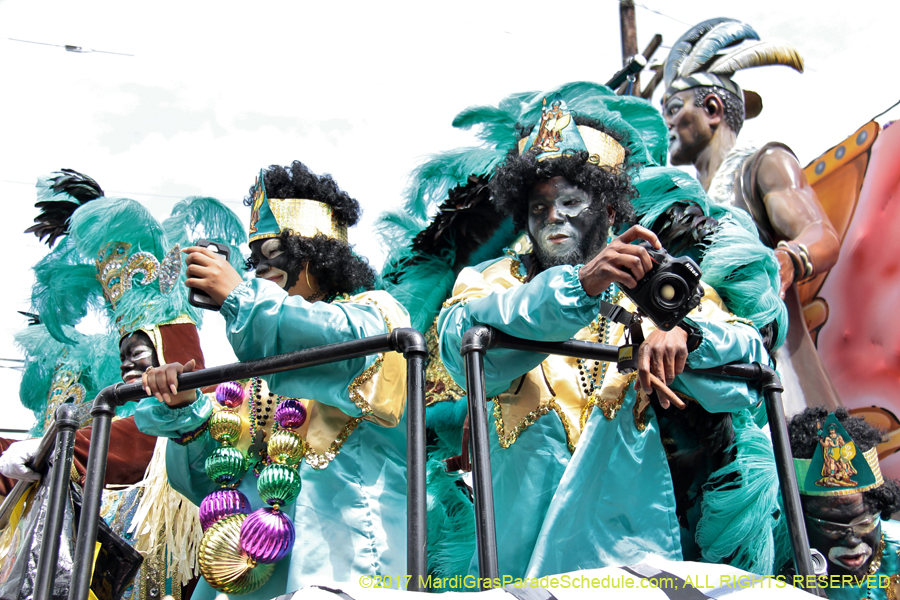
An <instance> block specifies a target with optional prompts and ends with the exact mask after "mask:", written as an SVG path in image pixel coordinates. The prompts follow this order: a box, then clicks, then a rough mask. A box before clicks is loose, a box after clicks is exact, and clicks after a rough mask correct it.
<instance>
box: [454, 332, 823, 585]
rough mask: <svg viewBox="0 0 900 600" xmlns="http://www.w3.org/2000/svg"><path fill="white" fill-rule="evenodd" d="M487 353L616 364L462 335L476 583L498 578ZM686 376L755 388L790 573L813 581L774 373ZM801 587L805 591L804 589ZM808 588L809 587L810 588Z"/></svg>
mask: <svg viewBox="0 0 900 600" xmlns="http://www.w3.org/2000/svg"><path fill="white" fill-rule="evenodd" d="M492 348H509V349H512V350H523V351H525V352H535V353H537V354H558V355H562V356H574V357H578V358H589V359H593V360H599V361H605V362H616V361H617V359H618V347H617V346H609V345H606V344H595V343H591V342H581V341H575V340H570V341H568V342H537V341H533V340H523V339H520V338H515V337H512V336H510V335H506V334H505V333H502V332H500V331H498V330H496V329H494V328H493V327H488V326H486V325H476V326H474V327H472V328H470V329H469V330H468V331H466V333H465V334H464V335H463V338H462V346H461V347H460V354H462V355H463V357H464V358H465V365H466V392H467V394H468V409H469V423H470V439H471V441H472V482H473V486H474V494H475V519H476V521H475V523H476V529H475V532H476V542H477V547H478V572H479V577H481V581H493V580H495V579H497V578H499V577H500V573H499V567H498V564H497V532H496V528H495V525H494V494H493V487H492V484H491V460H490V445H489V440H488V423H487V398H486V397H485V396H486V394H485V385H484V355H485V353H486V352H487V351H488V350H490V349H492ZM686 371H690V372H692V373H706V374H708V375H714V376H724V377H735V378H738V379H744V380H747V381H749V382H752V383H755V384H757V385H758V386H759V387H760V388H761V389H762V391H763V394H764V395H765V400H766V414H767V416H768V419H769V429H770V431H771V432H772V445H773V447H774V452H775V465H776V467H777V470H778V481H779V483H780V485H781V496H782V499H783V501H784V508H785V512H786V515H787V525H788V533H789V535H790V540H791V546H792V549H793V561H794V569H795V572H796V573H797V574H798V575H800V576H802V577H803V582H804V584H806V583H807V582H810V583H811V582H813V581H815V579H814V571H813V565H812V558H811V557H810V551H809V541H808V540H807V537H806V524H805V522H804V520H803V512H802V509H801V507H800V490H799V487H798V486H797V479H796V477H795V475H794V461H793V458H792V454H791V448H790V444H789V443H788V434H787V426H786V425H785V421H784V408H783V407H782V405H781V392H782V391H784V388H783V387H782V386H781V381H780V380H779V378H778V374H777V373H776V372H775V370H774V369H772V368H770V367H767V366H764V365H761V364H759V363H753V364H750V365H747V364H739V365H725V366H722V367H717V368H714V369H686ZM804 587H806V586H804ZM812 587H815V584H813V586H812Z"/></svg>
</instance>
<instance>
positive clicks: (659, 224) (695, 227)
mask: <svg viewBox="0 0 900 600" xmlns="http://www.w3.org/2000/svg"><path fill="white" fill-rule="evenodd" d="M718 224H719V222H718V221H717V220H716V219H714V218H713V217H708V216H706V215H704V214H703V210H702V209H701V208H700V207H699V206H697V205H696V204H694V203H693V202H677V203H675V204H673V205H672V206H670V207H669V208H668V209H666V211H665V212H664V213H662V214H661V215H660V216H659V217H658V218H657V219H656V222H655V223H654V224H653V227H651V229H652V230H653V232H654V233H656V235H657V236H658V237H659V241H660V243H661V244H662V245H663V248H665V249H666V250H667V251H668V252H669V254H671V255H672V256H690V257H691V258H693V259H694V260H695V261H697V262H698V263H699V262H700V261H701V260H702V259H703V254H704V253H705V250H706V246H707V244H708V243H709V241H710V239H711V237H712V234H713V233H714V232H715V230H716V227H717V226H718Z"/></svg>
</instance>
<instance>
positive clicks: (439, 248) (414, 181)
mask: <svg viewBox="0 0 900 600" xmlns="http://www.w3.org/2000/svg"><path fill="white" fill-rule="evenodd" d="M557 94H558V95H559V96H561V97H562V98H565V101H566V104H567V108H568V109H569V111H570V112H571V113H572V114H574V115H582V116H586V117H590V118H592V119H594V120H596V121H599V122H600V123H602V124H603V125H604V127H605V128H606V129H607V130H609V131H612V132H614V133H615V134H616V135H617V137H618V139H619V141H620V143H621V144H622V146H624V148H625V149H626V151H627V153H626V154H627V157H626V162H625V165H624V167H625V168H626V169H627V170H629V171H630V172H631V173H632V182H633V184H634V186H635V188H636V189H637V191H638V197H637V198H636V199H635V200H634V201H633V204H634V207H635V210H636V212H637V214H638V217H639V218H640V221H641V223H642V224H643V225H646V226H648V227H655V228H657V229H659V230H661V231H663V232H664V233H666V235H665V236H664V237H665V238H666V239H665V240H664V241H663V244H664V245H666V246H667V247H672V248H673V250H672V251H678V250H679V249H680V250H681V251H682V252H684V253H691V254H692V255H693V256H694V258H695V259H696V260H699V261H700V266H701V269H702V270H703V273H704V277H703V279H704V281H706V282H707V283H708V284H709V285H712V286H713V287H714V288H716V290H717V291H718V292H719V294H720V295H721V296H722V298H723V299H724V300H725V302H726V304H727V305H728V306H729V308H730V309H731V310H732V312H734V313H735V314H736V315H738V316H740V317H743V318H745V319H749V320H751V321H753V322H754V323H755V324H757V326H758V327H763V326H765V325H767V324H769V323H771V322H773V321H775V322H776V323H777V324H778V337H777V339H776V340H775V344H776V345H780V344H781V343H783V341H784V337H785V334H786V332H787V310H786V309H785V306H784V303H783V302H782V301H781V299H780V298H779V297H778V293H777V291H778V281H779V280H778V263H777V261H776V259H775V256H774V254H773V253H772V251H771V250H770V249H768V248H766V247H765V246H763V245H762V244H761V243H760V242H759V239H758V237H757V235H756V228H755V226H754V225H753V223H752V222H750V221H749V219H747V218H744V216H743V215H741V214H739V211H735V210H732V209H731V208H728V207H720V206H715V205H711V204H710V203H709V202H708V201H707V197H706V193H705V192H704V191H703V188H702V187H701V186H700V184H699V182H697V181H696V179H694V178H692V177H690V176H688V175H687V174H685V173H684V172H683V171H680V170H678V169H672V168H667V167H664V166H660V165H665V162H666V155H667V153H668V137H667V133H668V132H667V129H666V126H665V122H664V121H663V119H662V116H661V115H660V113H659V110H658V109H656V108H655V107H654V106H653V105H652V104H650V103H649V102H648V101H646V100H643V99H641V98H636V97H633V96H619V95H617V94H615V93H614V92H613V91H612V90H610V89H609V88H607V87H606V86H603V85H600V84H597V83H591V82H573V83H567V84H564V85H561V86H559V87H558V88H556V89H554V90H550V91H549V92H545V93H536V92H523V93H518V94H513V95H511V96H509V97H507V98H505V99H504V100H502V101H501V102H500V103H499V104H498V105H497V106H496V107H490V106H479V107H473V108H469V109H466V110H465V111H463V112H461V113H460V114H459V115H458V116H457V117H456V119H454V121H453V124H454V125H455V126H457V127H462V128H466V129H467V128H476V127H477V128H478V131H477V132H476V135H477V136H478V137H479V138H480V139H481V140H482V141H483V146H482V147H475V148H460V149H457V150H451V151H448V152H444V153H442V154H439V155H436V156H434V157H432V159H431V160H429V161H427V162H425V163H424V164H423V165H421V166H420V167H419V168H417V169H416V170H415V171H414V172H413V174H412V175H411V184H410V186H409V191H408V193H407V201H406V203H405V205H404V206H403V208H402V209H401V210H398V211H396V212H393V213H388V214H385V215H382V217H381V220H380V223H379V225H378V227H379V230H380V234H381V235H382V237H383V238H384V239H385V240H386V243H385V245H386V247H388V248H395V249H396V250H394V254H392V255H391V256H389V257H388V260H387V263H386V265H385V267H384V269H383V279H384V285H385V287H386V289H388V290H389V291H390V292H391V293H392V294H393V295H394V297H395V298H397V300H398V301H399V302H401V303H403V304H404V306H406V307H407V310H409V312H410V316H411V318H412V323H413V326H415V327H418V328H419V329H421V330H422V331H426V330H428V328H430V327H431V324H432V322H433V320H434V318H435V316H436V315H437V313H438V312H439V311H440V305H441V303H442V302H443V301H444V300H445V299H446V298H447V297H448V296H449V292H450V289H451V287H452V285H453V281H454V280H455V277H456V274H458V272H459V271H460V270H461V269H462V268H463V267H466V266H470V265H474V264H477V263H479V262H482V261H484V260H488V259H490V258H494V257H496V256H499V255H500V254H501V251H502V248H503V247H504V246H505V245H508V244H510V243H511V242H512V241H513V240H515V239H516V238H517V237H518V236H519V235H521V233H522V232H517V231H514V230H513V228H512V223H511V221H510V219H504V218H503V217H502V216H501V215H500V214H499V213H498V212H497V211H496V210H495V209H494V207H493V205H492V203H491V202H490V196H489V193H488V190H487V189H486V182H487V181H488V180H489V179H490V177H491V176H492V174H493V171H494V169H495V168H496V167H497V166H498V165H499V164H500V163H501V162H502V161H503V159H504V158H506V156H507V154H508V153H509V151H510V150H512V149H514V148H517V144H519V142H520V139H521V137H522V136H521V127H520V125H519V124H522V123H527V124H530V123H536V122H538V121H539V120H540V118H541V115H542V112H543V110H544V103H543V100H544V98H553V97H555V96H556V95H557ZM435 213H436V214H435ZM431 215H435V216H434V217H433V218H430V216H431ZM699 250H702V252H698V251H699Z"/></svg>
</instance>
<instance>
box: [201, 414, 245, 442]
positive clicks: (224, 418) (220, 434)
mask: <svg viewBox="0 0 900 600" xmlns="http://www.w3.org/2000/svg"><path fill="white" fill-rule="evenodd" d="M241 425H242V422H241V417H240V415H238V414H237V413H235V412H232V411H230V410H220V411H217V412H215V413H213V416H212V417H210V419H209V435H211V436H212V438H213V439H214V440H216V441H217V442H221V443H223V444H233V443H234V442H236V441H237V440H238V438H239V437H241Z"/></svg>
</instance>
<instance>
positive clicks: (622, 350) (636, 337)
mask: <svg viewBox="0 0 900 600" xmlns="http://www.w3.org/2000/svg"><path fill="white" fill-rule="evenodd" d="M623 312H624V313H625V314H626V315H627V316H628V321H627V322H623V321H617V322H618V323H622V324H623V325H625V342H626V343H625V344H624V345H622V346H619V356H618V359H617V360H616V368H617V369H618V370H619V373H622V374H628V373H633V372H634V371H636V370H637V358H638V357H637V353H638V348H640V346H641V344H642V343H644V330H643V329H641V321H642V319H641V315H640V313H638V314H634V313H630V312H628V311H623ZM607 318H610V317H607Z"/></svg>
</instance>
